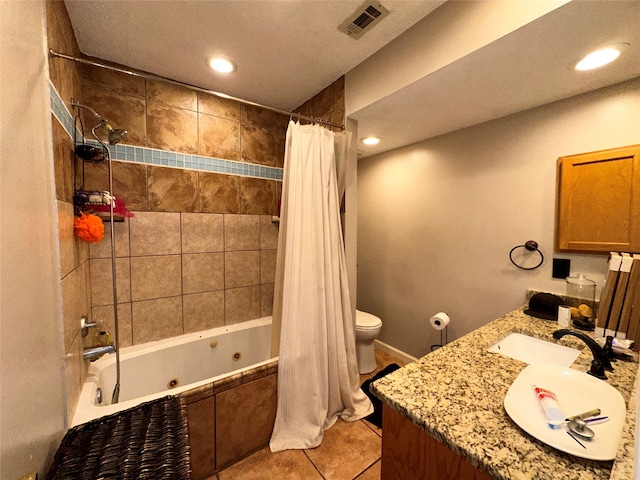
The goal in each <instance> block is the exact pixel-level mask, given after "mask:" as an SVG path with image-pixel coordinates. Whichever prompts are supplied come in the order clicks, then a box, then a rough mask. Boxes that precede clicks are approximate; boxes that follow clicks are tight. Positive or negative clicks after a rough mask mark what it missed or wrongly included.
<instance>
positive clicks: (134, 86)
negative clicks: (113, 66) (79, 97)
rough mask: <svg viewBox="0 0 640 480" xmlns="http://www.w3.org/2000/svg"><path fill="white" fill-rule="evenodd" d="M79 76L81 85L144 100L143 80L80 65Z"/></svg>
mask: <svg viewBox="0 0 640 480" xmlns="http://www.w3.org/2000/svg"><path fill="white" fill-rule="evenodd" d="M80 75H81V77H82V84H83V85H87V86H90V87H93V88H98V89H101V90H110V91H112V92H116V93H119V94H121V95H126V96H130V97H138V98H140V99H144V98H145V80H144V78H139V77H134V76H132V75H127V74H126V73H120V72H114V71H112V70H107V69H105V68H100V67H94V66H91V65H81V66H80ZM98 113H100V112H98Z"/></svg>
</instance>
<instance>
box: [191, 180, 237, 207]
mask: <svg viewBox="0 0 640 480" xmlns="http://www.w3.org/2000/svg"><path fill="white" fill-rule="evenodd" d="M198 185H199V187H200V190H199V211H200V212H203V213H240V177H238V176H235V175H222V174H219V173H207V172H198Z"/></svg>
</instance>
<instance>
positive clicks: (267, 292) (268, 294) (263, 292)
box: [260, 283, 275, 317]
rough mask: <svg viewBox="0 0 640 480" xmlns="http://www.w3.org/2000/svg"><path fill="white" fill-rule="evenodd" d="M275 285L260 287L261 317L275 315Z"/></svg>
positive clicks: (267, 284) (268, 284)
mask: <svg viewBox="0 0 640 480" xmlns="http://www.w3.org/2000/svg"><path fill="white" fill-rule="evenodd" d="M274 287H275V284H274V283H266V284H263V285H260V316H261V317H269V316H271V315H273V292H274Z"/></svg>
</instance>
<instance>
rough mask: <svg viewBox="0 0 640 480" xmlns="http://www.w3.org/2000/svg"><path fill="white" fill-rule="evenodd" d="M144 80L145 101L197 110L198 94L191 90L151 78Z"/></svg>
mask: <svg viewBox="0 0 640 480" xmlns="http://www.w3.org/2000/svg"><path fill="white" fill-rule="evenodd" d="M146 82H147V83H146V85H147V103H152V102H157V103H164V104H165V105H170V106H172V107H178V108H184V109H187V110H193V111H194V112H195V111H197V109H198V94H197V93H196V92H194V91H193V90H188V89H186V88H182V87H178V86H175V85H169V84H166V83H159V82H154V81H151V80H147V81H146Z"/></svg>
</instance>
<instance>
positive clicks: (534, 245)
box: [509, 240, 544, 270]
mask: <svg viewBox="0 0 640 480" xmlns="http://www.w3.org/2000/svg"><path fill="white" fill-rule="evenodd" d="M517 248H525V249H527V250H528V251H530V252H538V254H539V255H540V262H538V264H537V265H535V266H533V267H523V266H521V265H518V264H517V263H516V262H515V261H514V260H513V252H514V250H516V249H517ZM509 260H511V263H513V264H514V265H515V266H516V267H518V268H520V269H522V270H535V269H536V268H538V267H539V266H540V265H542V262H544V255H542V252H541V251H540V249H539V248H538V242H536V241H535V240H528V241H527V242H525V244H524V245H517V246H515V247H513V248H512V249H511V251H510V252H509Z"/></svg>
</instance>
